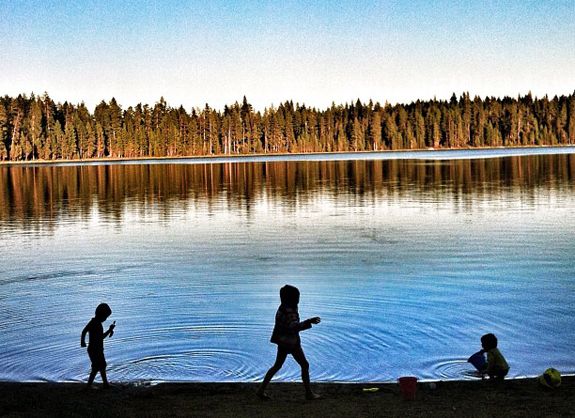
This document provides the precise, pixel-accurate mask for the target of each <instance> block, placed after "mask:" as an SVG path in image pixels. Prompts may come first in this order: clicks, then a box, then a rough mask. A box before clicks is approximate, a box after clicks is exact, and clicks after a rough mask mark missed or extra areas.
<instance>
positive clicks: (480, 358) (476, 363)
mask: <svg viewBox="0 0 575 418" xmlns="http://www.w3.org/2000/svg"><path fill="white" fill-rule="evenodd" d="M467 361H468V362H469V363H471V364H473V367H475V368H476V369H477V370H478V371H480V372H482V371H484V370H485V356H484V355H483V351H478V352H477V353H475V354H473V355H472V356H471V357H469V358H468V359H467Z"/></svg>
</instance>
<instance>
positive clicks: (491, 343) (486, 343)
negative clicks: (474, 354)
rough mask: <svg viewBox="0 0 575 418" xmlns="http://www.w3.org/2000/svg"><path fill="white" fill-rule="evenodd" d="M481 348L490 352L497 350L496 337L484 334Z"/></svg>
mask: <svg viewBox="0 0 575 418" xmlns="http://www.w3.org/2000/svg"><path fill="white" fill-rule="evenodd" d="M481 346H482V347H483V349H484V350H492V349H494V348H497V337H496V336H495V335H493V334H491V333H489V334H485V335H484V336H483V337H481Z"/></svg>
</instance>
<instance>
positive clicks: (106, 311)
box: [96, 303, 112, 322]
mask: <svg viewBox="0 0 575 418" xmlns="http://www.w3.org/2000/svg"><path fill="white" fill-rule="evenodd" d="M110 315H112V310H111V309H110V307H109V306H108V304H107V303H100V304H99V305H98V307H97V308H96V319H97V320H99V321H101V322H104V321H105V320H106V319H107V318H108V317H109V316H110Z"/></svg>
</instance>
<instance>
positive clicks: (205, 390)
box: [0, 377, 575, 418]
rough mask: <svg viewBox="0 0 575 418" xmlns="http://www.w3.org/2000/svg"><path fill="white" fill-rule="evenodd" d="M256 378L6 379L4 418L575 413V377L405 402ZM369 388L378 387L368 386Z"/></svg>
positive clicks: (477, 384) (383, 387) (428, 394)
mask: <svg viewBox="0 0 575 418" xmlns="http://www.w3.org/2000/svg"><path fill="white" fill-rule="evenodd" d="M256 388H257V385H256V384H252V383H245V384H244V383H229V384H228V383H167V384H159V385H155V386H145V385H144V386H134V385H113V387H112V388H110V389H107V390H104V389H102V388H101V386H99V385H96V386H95V387H94V388H93V389H86V388H85V386H84V384H74V383H7V382H4V383H0V394H1V395H0V416H9V417H10V416H14V417H20V416H26V417H29V416H34V417H40V416H42V417H45V416H59V417H61V416H65V417H69V416H78V417H80V416H82V417H85V416H123V417H146V416H149V417H167V416H194V417H234V418H238V417H371V416H386V417H389V416H391V417H525V416H545V417H569V416H575V409H574V406H575V377H564V378H563V383H562V385H561V387H560V388H558V389H556V390H550V389H546V388H544V387H542V386H540V385H539V384H538V383H537V380H536V379H516V380H507V381H505V382H502V383H493V382H490V381H488V380H485V381H451V382H438V383H437V387H436V388H435V389H432V388H431V387H430V385H429V384H426V383H419V384H418V389H417V395H416V399H415V400H413V401H407V400H403V399H402V398H401V395H400V393H399V387H398V385H397V384H337V383H330V384H314V390H315V391H316V392H317V393H319V394H321V395H322V399H320V400H315V401H305V399H304V393H303V387H302V385H301V384H296V383H277V384H273V383H272V384H271V385H270V386H269V390H268V392H269V394H270V395H271V396H272V397H273V399H272V400H269V401H262V400H260V399H258V398H257V397H256V396H255V391H256ZM364 388H378V391H376V392H365V391H364V390H363V389H364Z"/></svg>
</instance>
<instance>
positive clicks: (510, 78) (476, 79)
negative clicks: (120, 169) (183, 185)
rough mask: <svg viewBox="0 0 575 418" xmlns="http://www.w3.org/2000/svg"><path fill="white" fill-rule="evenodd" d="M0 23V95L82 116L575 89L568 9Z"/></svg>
mask: <svg viewBox="0 0 575 418" xmlns="http://www.w3.org/2000/svg"><path fill="white" fill-rule="evenodd" d="M0 16H1V17H2V18H1V19H0V41H1V45H2V47H1V48H0V95H4V94H8V95H17V94H19V93H27V94H29V93H30V92H35V93H38V94H41V93H43V92H44V91H47V92H48V93H49V94H50V95H51V96H52V97H53V98H54V99H55V100H57V101H64V100H68V101H71V102H74V103H78V102H80V101H85V103H86V104H87V105H88V106H89V107H90V109H91V110H92V109H93V106H94V105H95V104H97V103H98V102H99V101H100V100H102V99H105V100H109V99H110V98H111V97H116V99H117V100H118V101H119V103H120V104H121V105H122V106H123V107H124V108H126V107H127V106H129V105H134V104H136V103H138V102H142V103H149V104H153V103H155V102H156V101H157V100H158V99H159V97H160V96H164V97H165V99H166V100H167V101H168V103H169V104H170V105H172V106H179V105H180V104H183V105H184V107H186V108H187V109H189V108H191V107H192V106H200V107H201V106H203V104H204V103H206V102H208V103H209V104H210V105H212V106H214V107H216V108H223V105H224V104H226V103H233V102H234V101H236V100H238V101H239V100H241V98H242V96H243V95H244V94H245V95H246V96H247V97H248V99H249V101H250V102H251V103H253V104H254V105H255V107H256V108H257V109H263V108H264V107H266V106H269V105H271V104H274V105H277V104H279V103H280V102H282V101H284V100H288V99H291V100H294V101H297V102H300V103H301V102H305V103H306V104H308V105H311V106H317V107H320V108H324V107H327V106H329V105H330V104H331V102H332V101H334V102H336V103H338V104H339V103H344V102H350V101H352V100H355V99H357V98H360V99H361V100H369V99H373V100H374V101H379V102H382V103H383V102H385V101H389V102H391V103H396V102H410V101H412V100H415V99H418V98H420V99H424V100H426V99H430V98H433V97H434V96H436V97H438V98H449V96H450V95H451V93H452V92H455V93H457V94H460V93H461V92H463V91H469V92H470V93H471V94H472V95H474V94H478V95H480V96H485V95H494V96H503V95H511V96H516V95H517V94H525V93H527V92H528V91H529V90H531V91H532V92H533V94H535V95H538V96H542V95H544V94H549V95H555V94H569V93H573V91H574V90H575V0H565V1H558V0H557V1H556V0H546V1H542V0H541V1H528V0H519V1H511V0H509V1H487V0H486V1H479V0H478V1H458V2H456V1H433V0H422V1H415V0H409V1H399V0H398V1H380V2H377V1H349V2H346V1H310V0H308V1H277V2H276V1H257V2H255V1H253V2H250V1H209V0H205V1H157V2H153V1H102V0H100V1H75V2H72V1H68V2H64V1H47V0H38V1H32V0H30V1H18V0H4V1H0Z"/></svg>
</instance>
